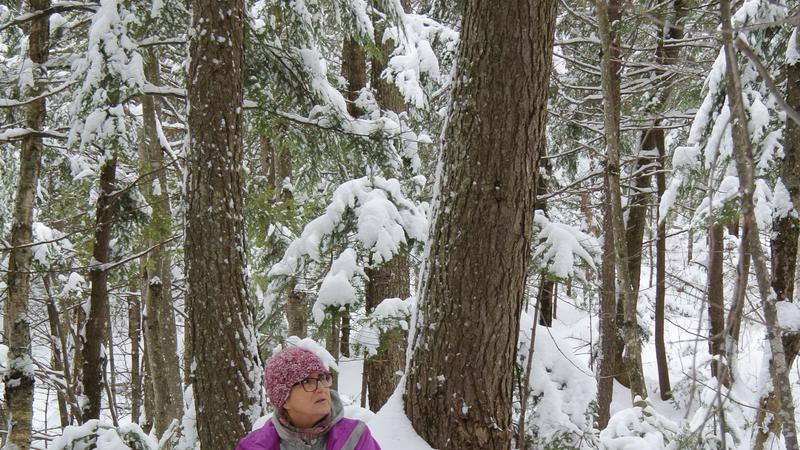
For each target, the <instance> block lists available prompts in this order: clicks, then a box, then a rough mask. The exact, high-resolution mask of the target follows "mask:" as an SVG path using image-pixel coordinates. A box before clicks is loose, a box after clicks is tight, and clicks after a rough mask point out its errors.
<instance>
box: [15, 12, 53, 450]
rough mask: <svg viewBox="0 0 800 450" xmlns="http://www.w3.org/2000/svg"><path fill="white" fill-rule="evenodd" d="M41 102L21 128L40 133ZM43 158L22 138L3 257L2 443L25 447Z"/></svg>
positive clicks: (32, 141) (45, 38)
mask: <svg viewBox="0 0 800 450" xmlns="http://www.w3.org/2000/svg"><path fill="white" fill-rule="evenodd" d="M49 6H50V1H49V0H31V1H30V7H29V9H30V11H31V12H36V11H40V10H44V9H46V8H48V7H49ZM49 30H50V28H49V22H48V16H46V15H42V16H41V17H39V18H37V19H33V20H32V21H31V23H30V31H29V33H28V58H29V59H30V60H31V62H32V63H33V64H35V65H36V66H35V70H34V78H33V86H30V87H28V88H27V89H25V90H24V94H25V96H26V97H28V98H32V97H36V96H37V95H39V93H40V92H41V91H42V90H43V88H42V83H41V82H40V80H39V79H40V78H41V77H43V76H44V75H45V72H44V68H43V67H42V65H43V64H44V63H45V62H46V61H47V58H48V55H49V51H50V42H49V33H50V31H49ZM46 114H47V111H46V103H45V100H44V98H42V99H39V100H34V101H32V102H31V103H29V104H28V106H27V108H26V111H25V126H26V127H27V128H29V129H32V130H41V129H42V128H43V125H44V121H45V118H46ZM41 158H42V138H41V137H40V136H34V135H29V136H25V138H24V139H23V141H22V152H21V154H20V167H19V178H18V179H17V188H16V195H15V198H14V222H13V224H12V226H11V246H12V249H11V251H10V252H9V256H8V282H7V283H8V287H7V298H6V308H5V309H6V310H5V320H4V323H6V336H7V339H8V342H7V343H8V368H7V370H6V372H5V374H4V382H5V401H6V404H7V405H8V413H9V414H10V416H11V417H10V420H9V422H8V423H9V427H10V430H9V434H8V438H7V441H6V442H7V445H8V446H10V447H13V448H19V449H23V448H29V447H30V444H31V425H32V420H33V386H34V374H33V359H32V358H33V355H32V354H31V322H30V320H31V319H30V317H29V316H28V301H29V298H30V290H31V287H30V279H31V278H30V272H31V259H32V257H33V249H32V248H31V247H23V248H20V246H24V245H26V244H29V243H30V242H31V241H32V240H33V228H32V225H33V207H34V199H35V194H36V186H37V185H38V183H39V171H40V167H41Z"/></svg>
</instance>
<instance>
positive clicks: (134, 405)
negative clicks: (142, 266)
mask: <svg viewBox="0 0 800 450" xmlns="http://www.w3.org/2000/svg"><path fill="white" fill-rule="evenodd" d="M141 329H142V302H141V297H140V294H131V295H129V296H128V337H129V338H130V341H131V421H132V422H133V423H137V424H138V423H139V422H140V420H141V414H142V374H141V371H140V368H141V356H140V350H139V343H140V341H141V339H142V338H141V335H142V333H141ZM181 403H183V402H181Z"/></svg>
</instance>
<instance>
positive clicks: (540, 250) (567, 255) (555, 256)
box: [533, 211, 600, 279]
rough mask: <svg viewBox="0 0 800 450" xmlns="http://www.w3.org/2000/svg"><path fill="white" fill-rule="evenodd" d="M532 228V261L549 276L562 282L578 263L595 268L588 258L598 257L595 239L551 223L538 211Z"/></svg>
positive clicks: (573, 229)
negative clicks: (533, 231)
mask: <svg viewBox="0 0 800 450" xmlns="http://www.w3.org/2000/svg"><path fill="white" fill-rule="evenodd" d="M534 224H535V225H534V226H535V228H536V235H535V237H534V251H533V259H534V261H536V262H537V264H538V265H539V266H541V267H543V268H545V269H546V270H547V271H548V272H549V273H550V274H551V275H553V276H555V277H558V278H562V279H563V278H568V277H571V276H573V275H575V273H576V272H575V267H576V265H577V264H578V263H579V262H580V261H583V262H584V263H586V264H587V265H588V266H589V267H591V268H592V269H595V268H596V267H595V264H594V257H593V256H592V255H598V254H599V253H600V244H599V242H597V239H595V238H594V237H592V236H590V235H588V234H586V233H584V232H582V231H580V230H579V229H577V228H575V227H573V226H570V225H566V224H563V223H558V222H551V221H550V219H548V218H547V217H546V216H545V215H544V213H543V212H542V211H536V215H535V216H534Z"/></svg>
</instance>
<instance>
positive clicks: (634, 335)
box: [595, 0, 647, 401]
mask: <svg viewBox="0 0 800 450" xmlns="http://www.w3.org/2000/svg"><path fill="white" fill-rule="evenodd" d="M595 5H596V7H597V24H598V29H599V34H600V42H601V46H602V49H603V56H602V61H601V66H602V69H601V71H602V85H603V110H604V125H605V126H604V131H605V136H606V148H607V153H608V156H607V159H606V172H607V174H608V192H609V204H610V205H611V222H612V228H613V230H614V236H615V237H620V239H614V250H615V251H616V260H617V263H616V269H617V286H618V287H619V289H620V296H619V297H620V300H621V305H622V311H623V323H622V330H623V334H624V341H625V352H624V353H623V355H622V360H623V362H624V364H625V367H626V369H627V372H628V381H629V382H630V388H631V397H632V398H633V399H634V401H635V400H636V397H640V398H641V399H645V398H647V387H646V386H645V384H644V374H643V371H642V351H641V340H640V337H639V324H638V322H637V317H636V297H635V296H634V294H633V288H632V286H633V284H632V282H631V273H630V271H629V269H628V248H627V246H626V243H625V241H624V240H623V239H621V237H622V236H624V235H625V224H624V220H623V215H622V213H623V212H622V191H621V188H620V154H621V150H622V142H621V141H620V129H619V118H620V87H619V83H620V75H619V70H620V66H619V62H617V58H618V57H619V50H618V45H619V43H618V41H619V37H618V34H617V33H616V32H615V31H614V30H613V29H612V22H610V18H611V17H612V16H616V15H617V14H618V13H617V12H615V11H619V4H618V3H617V2H616V0H612V1H611V2H609V3H606V2H605V1H604V0H598V1H597V2H596V3H595ZM614 23H615V25H614V26H618V23H619V21H618V20H614Z"/></svg>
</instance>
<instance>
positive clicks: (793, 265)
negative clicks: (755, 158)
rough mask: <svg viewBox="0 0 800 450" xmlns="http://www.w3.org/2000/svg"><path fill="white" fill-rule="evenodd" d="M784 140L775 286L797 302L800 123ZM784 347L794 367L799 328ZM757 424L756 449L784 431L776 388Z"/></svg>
mask: <svg viewBox="0 0 800 450" xmlns="http://www.w3.org/2000/svg"><path fill="white" fill-rule="evenodd" d="M797 30H798V29H797V28H795V30H794V35H793V37H794V39H790V40H789V49H787V61H786V91H787V96H786V97H787V98H786V101H787V103H788V104H789V106H791V107H792V108H794V109H795V111H797V110H800V59H798V58H797V57H796V56H794V57H792V55H798V49H800V46H798V41H797ZM792 47H794V48H792ZM783 141H784V144H783V160H782V161H781V163H780V178H779V183H780V184H782V185H783V188H784V191H783V193H784V194H786V195H785V196H784V197H783V198H782V199H781V201H780V202H778V201H776V203H777V204H779V207H777V208H776V209H779V211H780V213H779V214H777V217H776V218H774V219H773V225H772V226H773V238H772V242H771V244H772V246H771V247H772V289H773V290H774V291H775V295H776V296H777V300H778V301H783V300H787V301H794V284H795V271H796V269H797V239H798V235H800V219H798V212H797V211H798V207H800V124H798V123H797V122H795V121H794V120H792V119H790V118H787V119H786V131H785V134H784V139H783ZM776 191H778V188H776ZM787 200H788V202H787ZM783 347H784V350H785V351H786V368H787V370H788V369H791V367H792V364H793V363H794V360H795V359H796V358H797V354H798V351H800V333H798V332H796V331H795V332H788V333H784V334H783ZM768 416H772V420H771V421H769V425H768V426H765V425H764V424H765V420H766V419H767V417H768ZM755 423H756V424H760V425H761V426H760V427H759V428H758V430H759V432H758V434H757V435H756V440H755V445H754V448H755V449H757V450H760V449H761V448H763V447H764V445H765V443H766V442H767V439H768V438H769V436H770V435H778V434H779V433H780V431H781V426H782V422H781V420H780V402H779V401H778V398H777V396H776V393H775V391H774V390H772V389H770V392H768V393H767V394H766V395H765V396H764V397H763V398H762V399H761V402H760V406H759V409H758V414H757V415H756V421H755Z"/></svg>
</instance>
